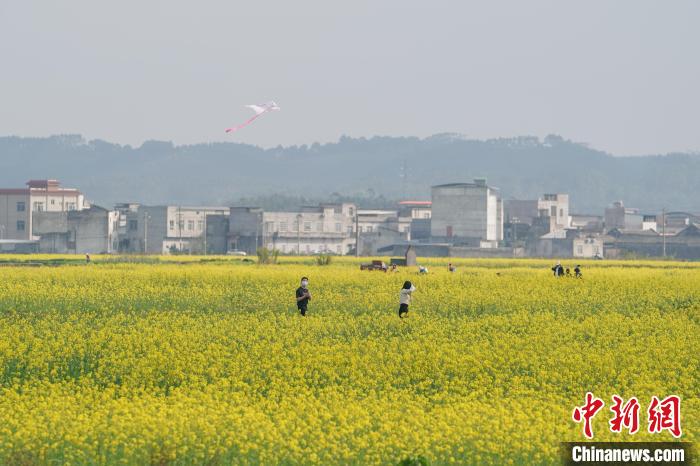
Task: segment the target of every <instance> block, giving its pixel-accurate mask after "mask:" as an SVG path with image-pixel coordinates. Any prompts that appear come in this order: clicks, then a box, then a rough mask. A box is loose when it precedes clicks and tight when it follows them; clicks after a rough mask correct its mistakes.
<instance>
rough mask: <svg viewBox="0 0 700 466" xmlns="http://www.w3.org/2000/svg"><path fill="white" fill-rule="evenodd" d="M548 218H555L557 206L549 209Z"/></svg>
mask: <svg viewBox="0 0 700 466" xmlns="http://www.w3.org/2000/svg"><path fill="white" fill-rule="evenodd" d="M550 216H551V217H556V216H557V206H555V205H553V206H552V207H551V208H550Z"/></svg>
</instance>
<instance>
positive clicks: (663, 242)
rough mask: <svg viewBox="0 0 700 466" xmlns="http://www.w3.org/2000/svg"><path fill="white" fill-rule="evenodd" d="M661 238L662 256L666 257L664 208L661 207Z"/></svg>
mask: <svg viewBox="0 0 700 466" xmlns="http://www.w3.org/2000/svg"><path fill="white" fill-rule="evenodd" d="M661 222H662V223H661V239H662V243H661V244H662V249H663V256H664V257H666V208H665V207H664V208H663V209H661Z"/></svg>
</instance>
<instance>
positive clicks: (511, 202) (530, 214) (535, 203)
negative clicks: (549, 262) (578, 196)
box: [503, 193, 571, 233]
mask: <svg viewBox="0 0 700 466" xmlns="http://www.w3.org/2000/svg"><path fill="white" fill-rule="evenodd" d="M503 209H504V214H505V223H511V224H512V223H517V224H526V225H530V226H532V225H535V224H543V225H544V226H546V227H547V228H546V229H547V230H548V231H547V232H548V233H549V232H552V231H556V230H563V229H565V228H569V227H570V226H571V217H570V216H569V195H568V194H561V193H558V194H545V195H543V196H542V197H541V198H539V199H536V200H519V199H507V200H505V201H503Z"/></svg>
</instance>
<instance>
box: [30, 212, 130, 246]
mask: <svg viewBox="0 0 700 466" xmlns="http://www.w3.org/2000/svg"><path fill="white" fill-rule="evenodd" d="M118 218H119V213H118V212H116V211H110V210H108V209H105V208H102V207H99V206H96V205H92V206H90V207H89V208H87V209H82V210H69V211H63V212H47V211H43V212H34V213H33V230H34V231H33V233H34V234H35V235H36V236H38V237H39V238H40V239H39V250H40V251H41V252H45V253H59V254H66V253H67V254H86V253H88V254H92V253H94V254H111V253H113V252H116V251H117V246H118V238H117V228H118V224H119V222H118Z"/></svg>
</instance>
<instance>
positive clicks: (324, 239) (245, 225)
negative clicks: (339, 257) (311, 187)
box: [229, 203, 356, 254]
mask: <svg viewBox="0 0 700 466" xmlns="http://www.w3.org/2000/svg"><path fill="white" fill-rule="evenodd" d="M355 215H356V207H355V205H354V204H349V203H343V204H322V205H320V206H313V207H304V208H302V209H300V210H299V211H297V212H265V211H263V210H262V209H260V208H256V207H231V215H230V220H229V250H238V251H244V252H246V253H248V254H254V253H255V251H256V250H257V248H259V247H266V248H268V249H270V250H273V249H276V250H278V251H280V252H281V253H283V254H318V253H331V254H347V253H348V252H350V250H351V249H352V248H354V245H355V230H354V223H355Z"/></svg>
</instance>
